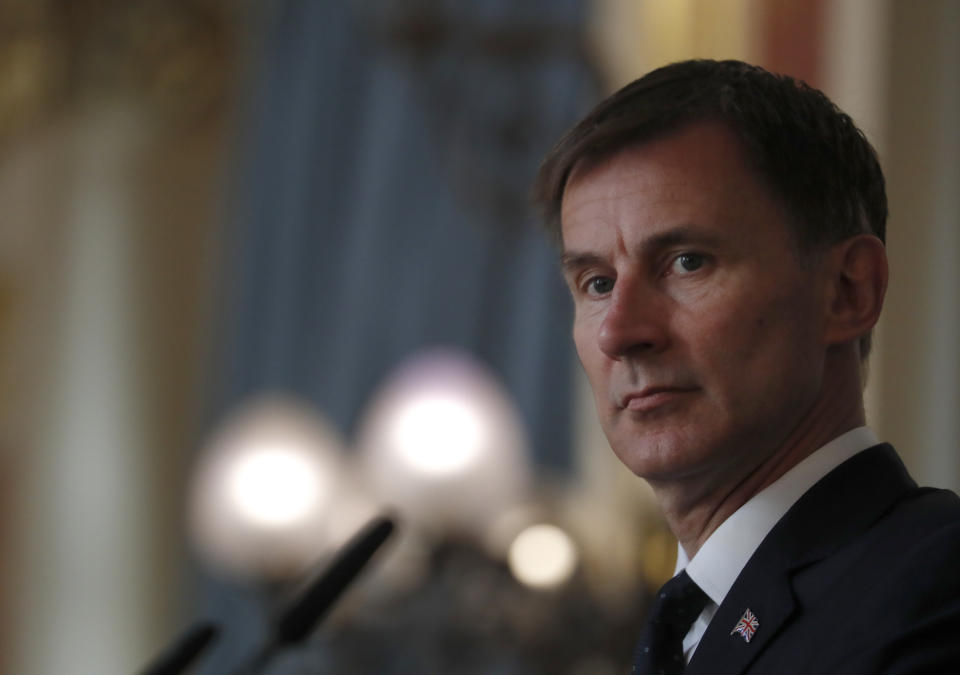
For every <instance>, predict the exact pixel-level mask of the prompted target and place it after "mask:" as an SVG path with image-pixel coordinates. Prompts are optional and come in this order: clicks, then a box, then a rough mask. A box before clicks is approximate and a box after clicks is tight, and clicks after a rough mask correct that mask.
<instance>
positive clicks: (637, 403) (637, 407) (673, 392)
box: [620, 387, 693, 412]
mask: <svg viewBox="0 0 960 675" xmlns="http://www.w3.org/2000/svg"><path fill="white" fill-rule="evenodd" d="M692 391H693V388H692V387H646V388H645V389H641V390H640V391H634V392H630V393H628V394H626V395H625V396H623V397H622V398H621V399H620V407H621V408H623V409H624V410H630V411H633V412H649V411H651V410H655V409H657V408H659V407H661V406H663V405H666V404H668V403H672V402H673V401H676V400H677V399H678V398H680V397H682V396H683V395H685V394H689V393H690V392H692Z"/></svg>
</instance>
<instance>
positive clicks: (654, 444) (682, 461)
mask: <svg viewBox="0 0 960 675" xmlns="http://www.w3.org/2000/svg"><path fill="white" fill-rule="evenodd" d="M630 441H631V442H628V443H616V444H615V443H614V441H613V440H612V439H611V446H612V447H613V448H614V453H615V454H616V455H617V457H618V458H619V459H620V461H621V462H622V463H623V464H624V465H625V466H626V467H627V468H628V469H630V471H631V472H633V473H634V474H635V475H637V476H639V477H640V478H643V479H645V480H648V481H652V482H657V481H666V480H677V479H680V478H685V477H689V476H692V475H695V474H698V473H701V472H703V471H706V470H709V468H710V467H711V466H712V465H714V464H716V459H717V458H718V456H724V455H726V454H727V453H725V452H723V451H721V450H718V449H717V445H718V444H715V443H709V442H706V441H705V440H704V439H696V440H694V439H691V438H689V437H688V436H685V435H682V434H678V433H676V432H672V431H665V432H661V433H648V434H645V435H644V437H643V439H642V440H638V439H637V438H636V437H634V438H632V439H630Z"/></svg>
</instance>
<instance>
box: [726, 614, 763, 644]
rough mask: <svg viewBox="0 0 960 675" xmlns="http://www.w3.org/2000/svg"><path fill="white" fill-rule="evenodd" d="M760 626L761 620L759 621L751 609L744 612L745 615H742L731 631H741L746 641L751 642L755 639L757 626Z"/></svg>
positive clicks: (731, 633)
mask: <svg viewBox="0 0 960 675" xmlns="http://www.w3.org/2000/svg"><path fill="white" fill-rule="evenodd" d="M759 627H760V622H759V621H757V617H755V616H754V615H753V612H751V611H750V610H749V609H747V611H745V612H744V613H743V616H741V617H740V620H739V621H737V625H736V626H734V627H733V630H732V631H730V635H733V634H734V633H740V635H741V636H742V637H743V640H744V642H750V640H752V639H753V634H754V633H756V632H757V628H759Z"/></svg>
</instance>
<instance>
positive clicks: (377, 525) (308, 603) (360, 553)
mask: <svg viewBox="0 0 960 675" xmlns="http://www.w3.org/2000/svg"><path fill="white" fill-rule="evenodd" d="M393 529H394V524H393V521H392V520H390V519H389V518H387V517H384V516H381V517H379V518H376V519H374V520H373V521H371V522H370V523H368V524H367V526H366V527H365V528H364V529H363V530H362V531H361V532H360V533H358V534H356V535H354V537H353V539H351V540H350V542H348V543H347V545H346V546H345V547H344V548H343V549H342V550H341V551H340V553H339V554H338V555H337V557H336V558H335V559H334V560H333V562H331V563H330V565H329V566H328V567H327V571H326V572H324V573H323V574H322V575H320V577H319V578H318V579H317V580H316V581H314V582H313V583H312V584H310V586H309V587H308V588H307V590H306V591H305V592H304V593H303V595H301V596H300V598H299V599H297V600H296V601H295V602H293V603H292V604H291V605H290V606H289V607H288V608H287V609H286V610H285V611H284V612H283V614H281V616H280V619H279V620H278V621H277V626H276V630H275V631H274V637H273V639H274V641H275V642H276V643H277V644H278V645H292V644H295V643H297V642H300V641H301V640H303V638H305V637H306V636H307V635H308V634H309V633H310V631H311V630H312V629H313V627H314V626H315V625H316V624H317V622H318V621H320V619H321V618H323V615H324V614H326V613H327V610H329V609H330V607H331V606H332V605H333V603H334V602H335V601H336V599H337V598H338V597H340V594H341V593H343V591H344V590H346V588H347V586H349V585H350V582H351V581H353V579H354V577H356V576H357V574H359V573H360V570H361V569H363V568H364V566H365V565H366V564H367V562H369V560H370V558H372V557H373V554H374V553H376V551H377V549H379V548H380V546H382V545H383V542H385V541H386V540H387V537H389V536H390V534H391V533H392V532H393Z"/></svg>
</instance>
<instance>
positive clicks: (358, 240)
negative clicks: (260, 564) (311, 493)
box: [202, 0, 596, 673]
mask: <svg viewBox="0 0 960 675" xmlns="http://www.w3.org/2000/svg"><path fill="white" fill-rule="evenodd" d="M269 14H270V17H269V18H270V21H269V27H268V28H267V29H266V35H265V36H264V42H263V48H262V52H263V53H262V55H261V57H260V58H259V59H258V60H257V63H258V70H257V73H256V76H255V77H254V78H253V79H252V82H251V91H250V94H249V96H248V99H249V101H248V105H247V111H246V116H245V121H244V124H243V127H244V128H243V133H242V134H241V138H242V139H243V147H242V148H241V151H240V160H239V164H238V174H237V179H236V183H237V186H236V187H237V189H236V190H235V195H234V198H233V204H232V208H231V213H232V217H231V218H230V222H229V223H228V228H227V233H228V242H229V247H228V252H227V256H226V261H227V263H226V272H227V278H226V279H225V283H224V288H225V289H226V291H225V292H226V294H227V297H226V309H225V315H224V316H223V317H222V320H221V322H220V328H219V331H220V332H221V338H220V339H219V340H218V347H217V351H216V356H217V361H218V362H217V363H216V366H215V372H214V380H215V385H216V386H215V391H214V393H213V395H212V397H211V398H212V400H211V405H210V417H211V419H216V418H217V417H218V416H219V415H220V414H221V413H223V412H225V411H227V410H229V409H230V408H231V407H232V406H233V405H234V404H236V403H238V402H239V401H240V400H242V399H244V398H246V397H247V396H249V395H251V394H253V393H256V392H259V391H262V390H265V389H271V390H276V389H280V390H284V391H292V392H295V393H298V394H300V395H302V396H304V397H306V398H308V399H309V400H311V401H313V402H314V403H315V404H316V405H317V407H318V408H319V409H320V410H322V411H323V412H324V413H325V414H326V415H327V416H328V417H329V418H330V419H331V420H332V421H333V422H334V423H335V424H337V425H338V426H339V427H340V430H341V431H342V432H343V433H344V435H345V436H346V437H348V438H349V437H350V435H351V433H352V431H353V428H354V425H355V423H356V421H357V418H358V416H359V414H360V413H361V412H362V410H363V407H364V405H365V404H366V403H367V402H368V400H369V397H370V395H371V393H372V392H373V390H374V389H375V387H376V385H377V384H378V383H379V382H380V381H381V380H382V379H383V378H384V376H385V375H386V374H387V373H388V372H389V371H390V370H391V369H392V368H393V367H394V366H395V365H397V364H398V363H399V362H400V361H401V360H403V359H404V357H406V356H408V355H410V354H412V353H413V352H415V351H417V350H419V349H422V348H423V347H426V346H433V345H451V346H456V347H461V348H463V349H466V350H468V351H469V352H471V353H473V354H474V355H476V356H477V357H479V358H480V359H481V360H483V361H484V362H486V363H487V364H488V365H489V366H490V367H492V368H493V370H494V371H495V372H496V373H497V374H498V375H499V376H500V377H501V378H502V380H503V381H504V383H505V384H506V386H507V388H508V389H509V391H510V392H511V393H512V395H513V396H514V398H515V400H516V403H517V405H518V406H519V409H520V412H521V415H522V417H523V419H524V421H525V422H526V424H527V427H528V430H529V432H530V438H531V442H532V446H533V452H534V459H535V461H536V462H538V463H539V464H541V465H549V466H550V467H551V468H552V469H554V470H561V471H562V470H564V469H565V468H567V467H569V464H570V440H569V435H570V434H569V431H570V430H569V420H570V405H571V401H570V385H571V380H572V374H571V368H572V364H573V363H574V357H573V354H572V345H571V340H570V337H569V335H570V333H569V331H570V318H571V317H570V307H569V300H568V298H567V294H566V290H565V289H564V287H563V284H562V280H561V277H560V275H559V273H558V271H557V267H556V263H555V258H556V252H555V251H554V250H552V248H551V246H550V244H549V242H548V240H547V237H546V236H545V235H544V234H543V232H541V231H540V230H539V228H538V227H537V225H536V218H535V216H534V214H533V213H532V209H531V207H529V205H528V199H527V197H528V193H529V188H530V184H531V182H532V179H533V176H534V174H535V172H536V168H537V165H538V163H539V160H540V158H541V157H542V156H543V155H544V154H545V152H546V151H547V150H548V149H549V146H550V145H551V144H552V143H553V142H554V141H555V140H556V139H557V138H558V137H559V135H560V134H561V133H562V131H563V130H564V129H565V128H567V127H568V126H569V125H570V124H571V123H572V122H573V121H574V120H575V119H576V117H577V116H579V115H580V114H582V113H583V112H584V111H585V109H586V108H587V107H588V106H589V105H590V104H592V102H593V101H594V100H595V99H596V84H595V78H594V77H593V75H592V71H591V70H590V68H589V67H588V66H587V64H586V62H585V60H584V58H583V56H582V49H581V43H582V35H581V33H580V31H581V26H582V24H583V16H582V15H583V8H582V7H581V2H580V0H538V1H533V0H523V2H516V1H515V0H509V1H508V0H473V1H472V2H466V1H463V0H461V1H459V2H453V1H436V2H422V1H421V2H415V1H413V0H403V1H401V0H395V1H388V0H365V1H354V2H348V1H347V0H342V1H339V2H335V1H333V0H282V1H279V2H276V3H274V4H272V5H271V9H270V11H269ZM203 586H204V593H205V597H206V598H207V600H206V605H207V607H205V608H204V611H206V612H207V613H208V614H211V613H212V614H213V615H215V616H219V617H221V620H222V621H223V622H224V623H225V624H227V625H228V626H229V629H228V634H227V635H226V636H225V639H224V640H223V646H222V648H221V649H219V650H217V653H216V654H215V655H214V658H212V659H208V662H207V663H206V666H207V667H206V669H204V670H203V671H202V672H204V673H221V672H227V671H229V669H230V667H229V664H231V663H233V662H234V661H235V660H236V659H237V658H239V657H241V656H242V655H243V654H244V653H246V652H247V651H248V650H249V648H250V646H251V645H252V644H253V643H255V642H256V641H257V636H258V634H259V623H258V613H257V611H256V608H255V607H254V606H252V605H251V603H250V601H249V598H245V597H243V596H242V594H240V592H239V590H238V589H231V588H226V587H224V586H223V585H222V584H220V583H219V582H214V581H212V580H208V581H205V582H204V584H203ZM285 672H286V671H285ZM290 672H298V671H295V670H294V671H290Z"/></svg>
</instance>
